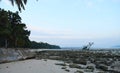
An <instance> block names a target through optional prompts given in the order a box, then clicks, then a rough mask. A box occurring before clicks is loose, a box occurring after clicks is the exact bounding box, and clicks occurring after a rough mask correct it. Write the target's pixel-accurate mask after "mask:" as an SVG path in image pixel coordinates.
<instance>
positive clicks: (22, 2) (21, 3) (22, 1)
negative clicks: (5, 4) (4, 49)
mask: <svg viewBox="0 0 120 73" xmlns="http://www.w3.org/2000/svg"><path fill="white" fill-rule="evenodd" d="M9 1H10V2H11V4H12V5H13V6H14V3H15V4H16V5H17V7H18V9H19V11H21V8H22V9H24V10H25V7H24V5H26V3H27V0H9Z"/></svg>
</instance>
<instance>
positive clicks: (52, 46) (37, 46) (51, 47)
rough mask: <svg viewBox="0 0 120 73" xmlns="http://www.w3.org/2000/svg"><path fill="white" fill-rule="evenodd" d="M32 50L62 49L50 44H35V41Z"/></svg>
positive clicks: (32, 42) (31, 46) (32, 43)
mask: <svg viewBox="0 0 120 73" xmlns="http://www.w3.org/2000/svg"><path fill="white" fill-rule="evenodd" d="M30 48H35V49H37V48H43V49H60V47H59V46H57V45H50V44H48V43H43V42H39V43H38V42H35V41H31V45H30Z"/></svg>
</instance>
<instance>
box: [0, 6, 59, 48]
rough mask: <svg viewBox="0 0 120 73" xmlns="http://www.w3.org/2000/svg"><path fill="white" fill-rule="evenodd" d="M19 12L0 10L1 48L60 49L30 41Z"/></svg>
mask: <svg viewBox="0 0 120 73" xmlns="http://www.w3.org/2000/svg"><path fill="white" fill-rule="evenodd" d="M21 20H22V19H21V17H20V16H19V13H18V12H15V13H13V12H11V11H5V10H4V9H1V8H0V47H6V48H7V47H9V48H44V49H59V48H60V47H59V46H56V45H50V44H48V43H43V42H40V43H38V42H35V41H30V40H29V36H30V31H29V30H27V27H26V24H25V23H22V21H21Z"/></svg>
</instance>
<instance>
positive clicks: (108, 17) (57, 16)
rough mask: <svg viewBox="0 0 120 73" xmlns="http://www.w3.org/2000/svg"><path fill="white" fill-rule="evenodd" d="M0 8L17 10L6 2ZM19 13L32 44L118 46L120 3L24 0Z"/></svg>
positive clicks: (107, 1) (117, 0)
mask: <svg viewBox="0 0 120 73" xmlns="http://www.w3.org/2000/svg"><path fill="white" fill-rule="evenodd" d="M0 8H4V9H5V10H11V11H13V12H15V11H17V10H18V9H17V7H16V6H12V5H11V3H10V2H9V0H2V1H1V2H0ZM19 14H20V16H21V17H22V22H23V23H26V25H27V29H28V30H30V31H31V35H30V40H32V41H33V40H34V41H37V42H41V41H42V42H48V43H50V44H56V45H59V46H61V47H82V46H84V45H86V44H88V42H94V45H93V47H103V48H109V47H114V46H117V45H120V0H38V1H36V0H28V2H27V5H26V6H25V10H22V12H21V13H19Z"/></svg>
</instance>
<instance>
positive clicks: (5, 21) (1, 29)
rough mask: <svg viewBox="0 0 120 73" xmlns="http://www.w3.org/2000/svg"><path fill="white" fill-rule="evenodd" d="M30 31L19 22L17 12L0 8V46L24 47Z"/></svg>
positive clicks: (19, 18)
mask: <svg viewBox="0 0 120 73" xmlns="http://www.w3.org/2000/svg"><path fill="white" fill-rule="evenodd" d="M29 35H30V31H29V30H27V29H26V24H24V23H22V22H21V17H20V16H19V14H18V12H15V13H12V12H11V11H5V10H3V9H0V46H1V47H3V46H4V45H6V47H25V46H26V45H28V42H29Z"/></svg>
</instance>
